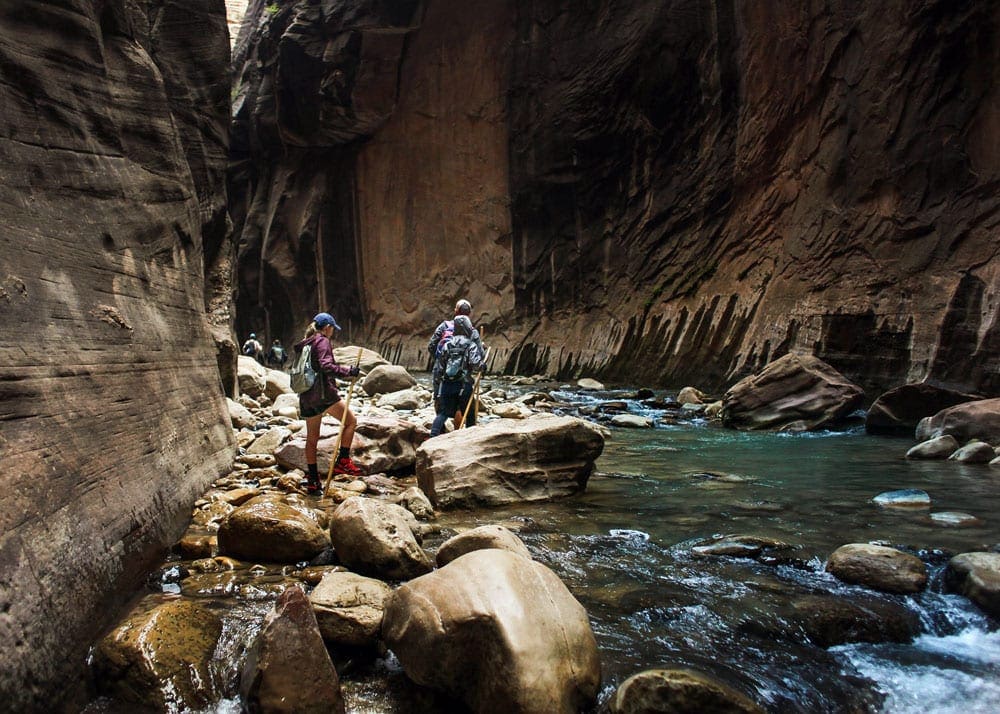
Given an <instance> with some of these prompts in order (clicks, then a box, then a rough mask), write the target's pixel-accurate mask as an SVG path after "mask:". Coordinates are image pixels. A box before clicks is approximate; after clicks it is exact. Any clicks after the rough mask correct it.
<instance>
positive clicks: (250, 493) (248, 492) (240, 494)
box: [212, 488, 260, 507]
mask: <svg viewBox="0 0 1000 714" xmlns="http://www.w3.org/2000/svg"><path fill="white" fill-rule="evenodd" d="M258 495H260V489H259V488H234V489H231V490H229V491H222V492H220V493H215V494H212V499H213V500H214V501H221V502H222V503H228V504H229V505H230V506H234V507H235V506H242V505H243V504H244V503H246V502H247V501H249V500H250V499H251V498H253V497H255V496H258Z"/></svg>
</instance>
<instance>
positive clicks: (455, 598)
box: [382, 550, 600, 714]
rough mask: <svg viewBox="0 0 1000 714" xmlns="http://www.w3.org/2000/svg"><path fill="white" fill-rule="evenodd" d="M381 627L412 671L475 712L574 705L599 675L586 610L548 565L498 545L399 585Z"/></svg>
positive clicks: (553, 710)
mask: <svg viewBox="0 0 1000 714" xmlns="http://www.w3.org/2000/svg"><path fill="white" fill-rule="evenodd" d="M382 636H383V639H384V640H385V642H386V644H387V645H388V646H389V648H390V649H391V650H392V651H393V652H394V653H395V654H396V657H397V658H398V659H399V661H400V663H401V664H402V665H403V669H404V670H405V671H406V674H407V676H408V677H409V678H410V679H412V680H413V681H414V682H416V683H417V684H420V685H423V686H426V687H432V688H434V689H438V690H442V691H444V692H447V693H448V694H450V695H452V696H455V697H457V698H460V699H462V700H463V701H464V702H465V703H466V704H467V705H468V706H469V707H470V708H471V709H472V711H474V712H505V711H511V712H520V713H521V714H534V713H537V714H558V713H563V714H575V713H576V712H578V711H579V710H580V709H582V708H585V707H586V706H588V705H590V704H591V703H592V702H593V701H594V699H595V697H596V696H597V691H598V686H599V684H600V660H599V658H598V652H597V642H596V641H595V639H594V634H593V632H592V631H591V629H590V622H589V620H588V619H587V613H586V611H585V610H584V609H583V607H582V606H581V605H580V603H579V602H577V601H576V599H575V598H574V597H573V595H572V594H571V593H570V592H569V590H568V589H567V588H566V586H565V585H563V583H562V581H560V580H559V578H558V576H556V574H555V573H553V572H552V571H551V570H549V569H548V568H547V567H545V566H544V565H542V564H540V563H537V562H535V561H532V560H528V559H527V558H524V557H522V556H520V555H516V554H514V553H510V552H507V551H504V550H476V551H473V552H471V553H467V554H466V555H463V556H461V557H460V558H457V559H456V560H453V561H452V562H450V563H449V564H448V565H446V566H444V567H443V568H440V569H439V570H436V571H434V572H433V573H430V574H428V575H425V576H423V577H420V578H417V579H416V580H412V581H410V582H408V583H405V584H404V585H401V586H400V587H399V588H398V589H397V590H396V591H394V592H393V594H392V596H391V597H390V598H389V601H388V603H387V604H386V610H385V619H384V620H383V623H382Z"/></svg>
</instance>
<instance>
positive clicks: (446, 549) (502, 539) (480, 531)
mask: <svg viewBox="0 0 1000 714" xmlns="http://www.w3.org/2000/svg"><path fill="white" fill-rule="evenodd" d="M488 548H495V549H498V550H506V551H509V552H511V553H514V554H516V555H520V556H522V557H525V558H527V559H528V560H531V551H529V550H528V546H526V545H525V544H524V541H522V540H521V539H520V538H518V537H517V536H516V535H514V534H513V533H512V532H511V531H510V530H509V529H507V528H504V527H503V526H496V525H488V526H479V527H478V528H473V529H472V530H468V531H465V532H464V533H459V534H458V535H455V536H452V537H451V538H449V539H448V540H446V541H445V542H444V543H442V544H441V547H440V548H438V552H437V555H436V556H435V557H434V562H435V563H437V565H438V567H444V566H445V565H447V564H448V563H450V562H451V561H453V560H455V559H456V558H459V557H461V556H463V555H465V554H466V553H471V552H472V551H474V550H486V549H488Z"/></svg>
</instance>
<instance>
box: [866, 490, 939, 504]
mask: <svg viewBox="0 0 1000 714" xmlns="http://www.w3.org/2000/svg"><path fill="white" fill-rule="evenodd" d="M872 501H873V502H874V503H876V504H877V505H879V506H882V507H884V508H930V507H931V497H930V495H929V494H928V493H927V492H926V491H922V490H920V489H919V488H903V489H899V490H898V491H885V492H884V493H880V494H879V495H877V496H875V498H873V499H872Z"/></svg>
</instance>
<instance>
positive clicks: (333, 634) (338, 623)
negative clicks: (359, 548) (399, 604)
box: [309, 572, 392, 648]
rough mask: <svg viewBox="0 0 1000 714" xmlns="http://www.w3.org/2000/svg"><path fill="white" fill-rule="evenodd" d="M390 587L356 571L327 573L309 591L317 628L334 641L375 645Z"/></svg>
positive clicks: (325, 638)
mask: <svg viewBox="0 0 1000 714" xmlns="http://www.w3.org/2000/svg"><path fill="white" fill-rule="evenodd" d="M391 594H392V588H390V587H389V586H388V585H386V584H385V583H383V582H382V581H381V580H375V579H374V578H366V577H364V576H361V575H358V574H356V573H349V572H332V573H326V574H325V575H324V576H323V579H322V580H321V581H320V582H319V585H317V586H316V588H315V589H314V590H313V591H312V593H310V595H309V602H310V603H312V608H313V612H315V613H316V621H317V622H318V623H319V631H320V633H322V635H323V639H324V640H326V641H327V642H329V643H330V644H333V645H349V646H353V647H369V648H370V647H375V646H376V645H377V643H378V640H379V634H380V632H381V629H382V615H383V613H384V612H385V601H386V600H387V599H388V597H389V595H391Z"/></svg>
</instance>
